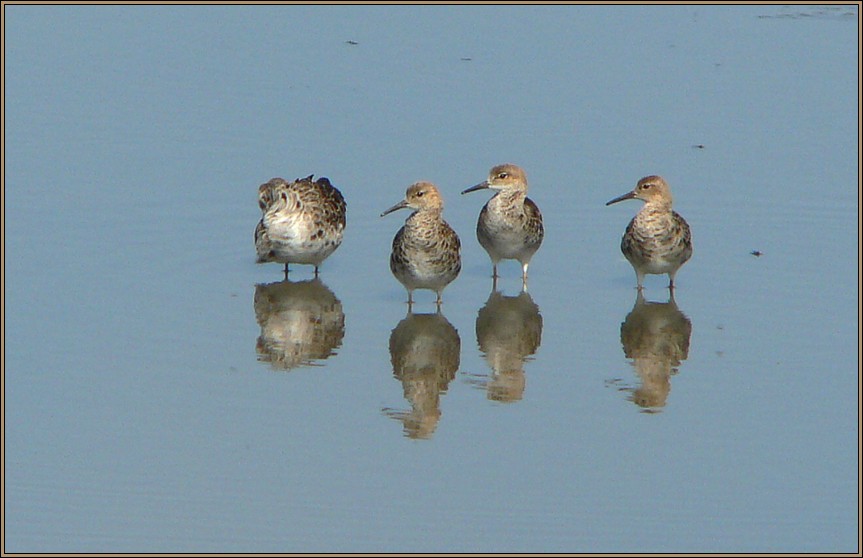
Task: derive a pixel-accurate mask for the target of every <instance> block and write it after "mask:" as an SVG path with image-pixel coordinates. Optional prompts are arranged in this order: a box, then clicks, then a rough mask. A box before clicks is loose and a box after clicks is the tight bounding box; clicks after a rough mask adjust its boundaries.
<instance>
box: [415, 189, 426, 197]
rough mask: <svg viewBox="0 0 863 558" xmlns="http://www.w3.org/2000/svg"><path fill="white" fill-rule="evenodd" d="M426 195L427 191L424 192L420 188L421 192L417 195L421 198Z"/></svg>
mask: <svg viewBox="0 0 863 558" xmlns="http://www.w3.org/2000/svg"><path fill="white" fill-rule="evenodd" d="M424 195H426V193H425V192H423V191H422V190H420V191H419V192H417V197H418V198H421V197H423V196H424Z"/></svg>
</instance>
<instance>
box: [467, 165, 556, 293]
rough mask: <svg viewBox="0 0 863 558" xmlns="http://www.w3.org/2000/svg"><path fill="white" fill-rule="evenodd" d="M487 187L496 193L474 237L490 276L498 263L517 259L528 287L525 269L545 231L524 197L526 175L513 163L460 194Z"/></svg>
mask: <svg viewBox="0 0 863 558" xmlns="http://www.w3.org/2000/svg"><path fill="white" fill-rule="evenodd" d="M486 188H490V189H492V190H497V194H495V195H494V197H492V198H491V199H490V200H489V201H488V202H487V203H486V204H485V206H483V208H482V211H480V214H479V219H478V220H477V224H476V237H477V240H479V243H480V245H481V246H482V247H483V248H484V249H485V251H486V252H488V255H489V257H490V258H491V263H492V270H493V277H494V279H495V281H496V280H497V277H498V275H497V264H498V262H500V261H501V260H518V261H519V263H521V268H522V284H523V285H524V286H526V285H527V268H528V265H530V260H531V258H533V255H534V254H535V253H536V251H537V250H539V246H540V245H541V244H542V239H543V237H544V235H545V230H544V228H543V226H542V214H541V213H540V211H539V208H538V207H537V205H536V204H535V203H534V202H533V200H531V199H530V198H528V197H527V176H526V175H525V172H524V170H522V169H521V168H520V167H518V166H516V165H513V164H504V165H498V166H496V167H494V168H492V169H491V171H490V172H489V175H488V179H487V180H485V181H484V182H481V183H479V184H477V185H476V186H472V187H470V188H468V189H466V190H465V191H463V192H462V194H466V193H468V192H475V191H477V190H484V189H486Z"/></svg>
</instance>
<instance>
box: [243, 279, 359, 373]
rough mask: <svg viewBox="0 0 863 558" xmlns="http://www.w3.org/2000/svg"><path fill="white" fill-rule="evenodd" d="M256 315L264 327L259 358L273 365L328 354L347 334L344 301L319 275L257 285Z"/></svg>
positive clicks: (305, 361)
mask: <svg viewBox="0 0 863 558" xmlns="http://www.w3.org/2000/svg"><path fill="white" fill-rule="evenodd" d="M255 317H256V318H257V321H258V325H259V326H260V327H261V334H260V336H259V337H258V341H257V346H256V349H257V353H258V360H259V361H261V362H268V363H270V365H271V366H272V367H273V368H274V369H281V370H290V369H292V368H296V367H297V366H302V365H313V364H314V361H316V360H323V359H326V358H329V357H330V356H331V355H333V354H335V351H336V349H338V348H339V347H340V346H341V344H342V339H343V338H344V336H345V313H344V311H343V310H342V303H341V301H339V299H338V298H336V295H335V294H333V291H331V290H330V289H329V288H328V287H327V286H326V285H324V283H323V282H322V281H321V280H320V279H319V278H317V277H316V278H314V279H312V280H309V281H297V282H292V281H289V280H285V281H281V282H278V283H269V284H266V285H263V284H261V285H257V286H256V287H255Z"/></svg>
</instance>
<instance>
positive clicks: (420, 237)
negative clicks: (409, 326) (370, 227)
mask: <svg viewBox="0 0 863 558" xmlns="http://www.w3.org/2000/svg"><path fill="white" fill-rule="evenodd" d="M404 208H410V209H413V210H414V212H413V213H412V214H411V215H410V217H408V218H407V220H406V221H405V224H404V226H403V227H402V228H401V229H399V232H398V233H396V236H395V238H393V248H392V253H391V254H390V270H391V271H392V273H393V275H394V276H395V277H396V279H398V280H399V281H400V282H401V284H402V285H404V286H405V288H406V289H407V291H408V304H413V291H414V290H415V289H429V290H432V291H435V292H436V293H437V303H438V304H440V303H441V293H442V292H443V290H444V288H445V287H446V286H447V285H449V284H450V283H451V282H452V281H453V280H454V279H455V278H456V277H457V276H458V274H459V272H460V271H461V241H460V240H459V238H458V235H457V234H456V232H455V231H454V230H453V229H452V227H450V226H449V224H448V223H447V222H446V221H444V219H443V217H442V212H443V198H441V195H440V192H439V191H438V189H437V187H435V185H434V184H432V183H431V182H417V183H416V184H413V185H411V186H410V187H409V188H408V189H407V192H406V193H405V199H403V200H402V201H400V202H399V203H397V204H395V205H394V206H392V207H390V208H389V209H387V210H386V211H384V212H383V213H381V217H383V216H384V215H387V214H389V213H392V212H393V211H396V210H399V209H404Z"/></svg>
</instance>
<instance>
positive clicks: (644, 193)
mask: <svg viewBox="0 0 863 558" xmlns="http://www.w3.org/2000/svg"><path fill="white" fill-rule="evenodd" d="M629 199H639V200H642V201H644V202H645V203H644V207H642V208H641V210H640V211H639V212H638V213H637V214H636V215H635V217H633V218H632V220H631V221H630V222H629V225H628V226H627V227H626V231H625V232H624V233H623V239H622V240H621V242H620V250H621V252H623V255H624V256H625V257H626V259H627V260H629V263H630V264H632V267H633V269H635V275H636V279H637V281H638V288H639V289H641V288H643V282H644V276H645V275H647V274H657V275H658V274H663V273H667V274H668V281H669V283H668V286H669V288H674V276H675V275H676V274H677V272H678V270H679V269H680V267H681V266H682V265H683V264H685V263H686V262H687V261H688V260H689V258H690V257H692V233H691V231H690V229H689V224H688V223H687V222H686V220H685V219H684V218H683V217H681V216H680V215H679V214H678V213H677V212H676V211H674V210H673V209H671V206H672V197H671V189H670V188H669V187H668V184H667V183H666V182H665V180H663V179H662V177H659V176H647V177H644V178H642V179H641V180H639V181H638V184H637V185H636V186H635V189H634V190H633V191H631V192H629V193H627V194H624V195H622V196H619V197H617V198H614V199H613V200H611V201H609V202H608V203H606V204H605V205H611V204H613V203H617V202H620V201H623V200H629Z"/></svg>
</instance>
